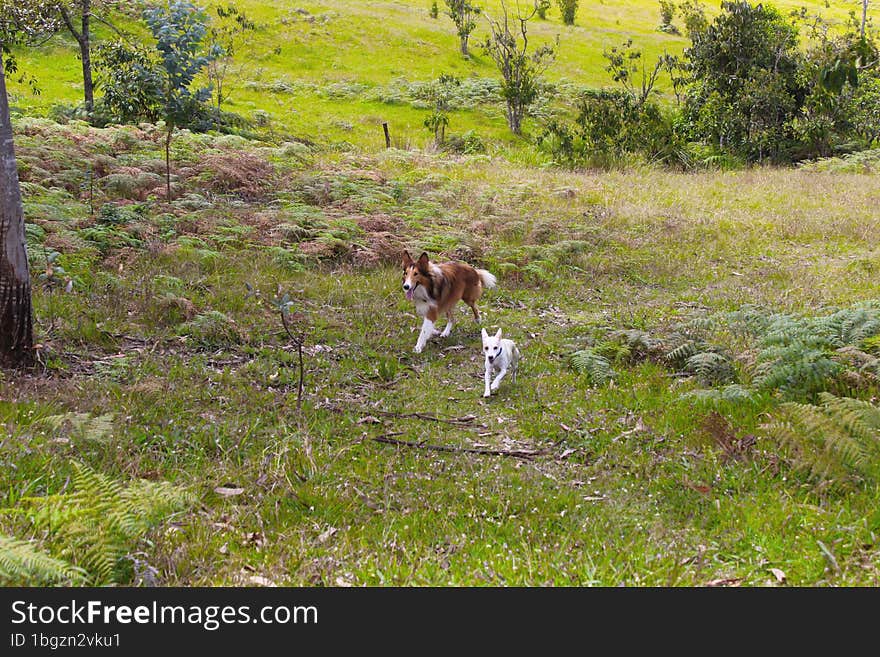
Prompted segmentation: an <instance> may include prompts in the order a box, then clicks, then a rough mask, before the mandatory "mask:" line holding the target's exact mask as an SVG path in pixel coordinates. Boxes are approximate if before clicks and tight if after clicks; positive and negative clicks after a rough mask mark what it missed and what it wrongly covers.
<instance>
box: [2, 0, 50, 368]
mask: <svg viewBox="0 0 880 657" xmlns="http://www.w3.org/2000/svg"><path fill="white" fill-rule="evenodd" d="M53 13H54V7H53V6H52V3H50V2H41V1H37V0H17V2H15V3H10V4H2V5H0V367H18V366H22V365H28V364H30V363H31V362H32V360H33V356H34V353H33V347H34V329H33V308H32V305H31V278H30V268H29V266H28V258H27V246H26V239H25V230H24V208H23V206H22V202H21V187H20V185H19V181H18V166H17V163H16V159H15V147H14V144H13V134H12V118H11V116H10V113H9V97H8V95H7V93H6V73H7V72H13V71H15V70H16V63H15V58H14V57H13V55H12V47H13V46H15V45H18V44H21V43H22V42H24V41H26V40H27V39H28V38H29V37H32V36H35V35H37V34H41V33H47V32H51V31H53V30H55V29H56V27H57V26H56V25H55V24H54V21H53V19H52V14H53Z"/></svg>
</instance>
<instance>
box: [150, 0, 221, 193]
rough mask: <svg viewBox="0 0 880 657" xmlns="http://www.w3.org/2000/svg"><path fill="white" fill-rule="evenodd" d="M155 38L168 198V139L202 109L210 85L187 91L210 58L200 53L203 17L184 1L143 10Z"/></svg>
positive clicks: (169, 142)
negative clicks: (160, 69) (160, 72)
mask: <svg viewBox="0 0 880 657" xmlns="http://www.w3.org/2000/svg"><path fill="white" fill-rule="evenodd" d="M144 18H145V20H146V21H147V25H149V26H150V31H152V33H153V36H154V37H155V39H156V48H157V49H158V51H159V53H160V55H161V60H162V70H163V73H164V75H163V78H164V79H163V85H162V86H163V99H162V101H163V102H162V110H161V115H162V118H163V119H164V120H165V189H166V195H167V198H168V200H169V201H170V200H171V139H172V137H173V135H174V130H175V128H177V127H178V126H183V125H188V124H189V123H191V122H192V121H193V118H194V117H195V116H196V115H197V114H198V113H199V112H201V111H204V109H205V102H206V101H208V100H209V99H210V98H211V89H210V87H207V88H203V89H198V90H196V91H194V92H193V91H191V90H190V85H191V84H192V83H193V80H194V79H195V77H196V75H197V74H198V73H199V72H200V71H201V70H202V69H204V68H205V66H207V65H208V63H209V62H210V61H211V59H212V58H213V57H212V56H211V55H209V54H207V53H205V52H203V45H202V42H203V40H204V38H205V35H206V33H207V25H206V23H207V16H206V15H205V13H204V11H202V10H201V9H199V8H197V7H196V6H195V5H193V4H192V3H191V2H189V1H188V0H171V1H170V2H169V3H168V5H167V6H166V7H156V8H154V9H148V10H146V11H145V12H144Z"/></svg>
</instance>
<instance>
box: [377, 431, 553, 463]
mask: <svg viewBox="0 0 880 657" xmlns="http://www.w3.org/2000/svg"><path fill="white" fill-rule="evenodd" d="M370 440H372V441H375V442H377V443H383V444H385V445H397V446H398V447H412V448H414V449H428V450H431V451H434V452H451V453H453V454H480V455H483V456H511V457H513V458H517V459H533V458H535V457H536V456H541V455H543V454H544V453H545V452H543V451H539V450H533V449H482V448H477V447H453V446H452V445H432V444H431V443H416V442H412V441H410V440H398V439H396V438H391V437H389V436H387V435H381V436H370Z"/></svg>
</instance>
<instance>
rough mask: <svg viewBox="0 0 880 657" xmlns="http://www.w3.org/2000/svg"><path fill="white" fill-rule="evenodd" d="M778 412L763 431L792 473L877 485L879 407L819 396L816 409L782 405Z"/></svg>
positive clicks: (849, 399) (855, 400) (817, 478)
mask: <svg viewBox="0 0 880 657" xmlns="http://www.w3.org/2000/svg"><path fill="white" fill-rule="evenodd" d="M781 411H782V417H781V418H780V419H778V420H776V421H774V422H770V423H767V424H765V425H764V426H763V429H764V430H765V431H766V432H767V434H768V435H769V436H771V437H772V438H774V439H776V440H778V441H779V442H780V443H781V444H782V445H783V446H784V447H786V448H787V450H788V453H789V455H790V460H791V462H792V464H793V465H794V466H795V467H796V468H797V469H799V470H801V471H804V472H806V473H807V475H808V476H809V477H810V478H812V479H815V480H820V481H824V482H828V483H843V482H852V481H854V480H860V481H866V482H870V483H876V482H878V481H880V408H878V407H877V406H875V405H874V404H872V403H871V402H868V401H863V400H860V399H853V398H850V397H837V396H835V395H832V394H831V393H827V392H823V393H821V394H820V395H819V404H817V405H814V404H803V403H796V402H787V403H784V404H782V406H781Z"/></svg>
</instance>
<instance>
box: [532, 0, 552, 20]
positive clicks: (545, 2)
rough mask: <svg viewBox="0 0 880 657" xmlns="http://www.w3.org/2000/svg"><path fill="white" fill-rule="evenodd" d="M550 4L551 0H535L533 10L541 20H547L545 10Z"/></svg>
mask: <svg viewBox="0 0 880 657" xmlns="http://www.w3.org/2000/svg"><path fill="white" fill-rule="evenodd" d="M551 4H552V3H551V0H535V11H536V12H537V14H538V18H540V19H541V20H542V21H543V20H547V10H548V9H550V5H551Z"/></svg>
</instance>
